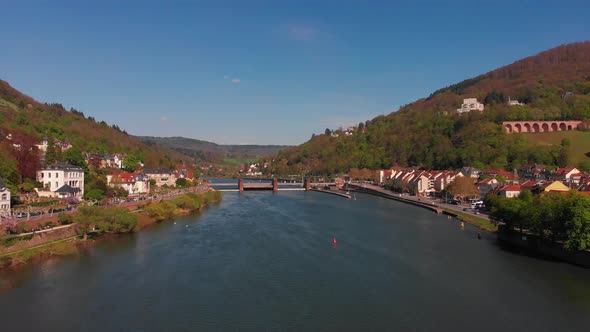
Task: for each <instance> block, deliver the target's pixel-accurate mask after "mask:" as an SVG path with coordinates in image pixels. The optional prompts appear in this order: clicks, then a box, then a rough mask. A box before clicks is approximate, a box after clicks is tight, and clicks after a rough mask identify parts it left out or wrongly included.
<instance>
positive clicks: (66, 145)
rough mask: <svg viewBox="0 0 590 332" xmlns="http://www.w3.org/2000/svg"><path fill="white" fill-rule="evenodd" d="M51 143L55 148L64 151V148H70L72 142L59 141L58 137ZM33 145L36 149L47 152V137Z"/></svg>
mask: <svg viewBox="0 0 590 332" xmlns="http://www.w3.org/2000/svg"><path fill="white" fill-rule="evenodd" d="M53 145H54V146H55V147H56V148H58V149H60V150H61V151H66V150H68V149H70V148H72V144H70V143H69V142H66V141H60V140H58V139H54V140H53ZM35 146H36V147H37V149H39V151H42V152H43V153H45V152H47V147H48V146H49V141H48V140H47V138H45V139H43V140H42V141H41V143H39V144H35Z"/></svg>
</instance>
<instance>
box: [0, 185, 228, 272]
mask: <svg viewBox="0 0 590 332" xmlns="http://www.w3.org/2000/svg"><path fill="white" fill-rule="evenodd" d="M221 199H222V194H221V192H219V191H214V190H210V191H207V192H204V193H186V194H183V195H180V196H177V197H175V198H172V199H170V200H161V201H160V202H157V203H154V202H148V203H146V204H140V205H139V206H138V207H137V209H136V210H134V211H130V210H128V209H126V208H121V207H96V206H85V207H80V208H79V209H78V212H77V213H75V214H74V215H72V216H69V217H70V218H71V221H72V222H73V223H72V224H71V225H72V226H71V227H69V228H68V229H67V230H66V231H63V232H61V236H60V237H59V238H57V239H55V240H53V241H50V242H47V243H43V244H38V245H32V246H31V247H29V248H24V249H21V250H18V251H15V252H10V253H5V254H0V269H8V268H16V267H19V266H22V265H25V264H30V263H34V262H37V261H40V260H43V259H45V258H49V257H59V256H69V255H76V254H80V252H81V251H82V250H84V249H85V248H88V247H90V246H92V245H94V244H95V243H97V242H98V241H99V240H101V239H103V238H106V237H108V236H117V235H122V234H131V233H135V232H137V231H141V230H143V229H145V228H147V227H149V226H151V225H154V224H157V223H161V222H165V221H169V220H173V219H175V218H177V217H179V216H183V215H189V214H191V213H194V212H197V211H201V210H203V209H204V208H205V207H207V206H208V205H209V204H214V203H219V202H220V201H221ZM60 231H61V230H60ZM33 238H34V234H31V235H27V236H24V237H23V236H21V237H18V236H11V237H3V238H0V245H2V246H4V247H10V246H13V245H14V244H15V243H17V242H20V241H29V240H31V239H33Z"/></svg>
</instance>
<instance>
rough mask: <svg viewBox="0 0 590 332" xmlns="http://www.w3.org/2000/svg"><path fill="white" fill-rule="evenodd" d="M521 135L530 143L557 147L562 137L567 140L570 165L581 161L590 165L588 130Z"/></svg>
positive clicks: (575, 164) (578, 163) (589, 136)
mask: <svg viewBox="0 0 590 332" xmlns="http://www.w3.org/2000/svg"><path fill="white" fill-rule="evenodd" d="M519 135H522V137H523V138H524V139H526V140H527V141H528V142H529V143H530V144H534V145H540V146H548V147H553V148H558V147H560V146H561V142H562V141H563V139H567V140H569V143H570V146H569V149H568V154H569V161H570V165H571V166H579V165H580V164H582V163H586V165H588V166H590V132H588V131H578V130H575V131H562V132H551V133H530V134H519Z"/></svg>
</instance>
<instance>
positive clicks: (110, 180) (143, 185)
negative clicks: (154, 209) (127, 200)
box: [107, 172, 150, 196]
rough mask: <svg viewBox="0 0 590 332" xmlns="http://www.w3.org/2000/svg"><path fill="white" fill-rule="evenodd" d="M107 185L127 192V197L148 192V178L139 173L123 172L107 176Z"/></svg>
mask: <svg viewBox="0 0 590 332" xmlns="http://www.w3.org/2000/svg"><path fill="white" fill-rule="evenodd" d="M107 185H108V186H110V187H120V188H123V189H125V190H126V191H127V193H128V194H129V196H133V195H141V194H147V193H149V192H150V178H149V177H148V176H147V175H145V174H141V173H128V172H123V173H119V174H113V175H107Z"/></svg>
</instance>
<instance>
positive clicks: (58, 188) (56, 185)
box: [55, 181, 59, 190]
mask: <svg viewBox="0 0 590 332" xmlns="http://www.w3.org/2000/svg"><path fill="white" fill-rule="evenodd" d="M57 189H59V188H57V181H55V190H57Z"/></svg>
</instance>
